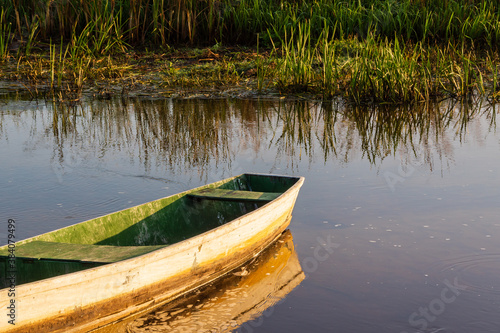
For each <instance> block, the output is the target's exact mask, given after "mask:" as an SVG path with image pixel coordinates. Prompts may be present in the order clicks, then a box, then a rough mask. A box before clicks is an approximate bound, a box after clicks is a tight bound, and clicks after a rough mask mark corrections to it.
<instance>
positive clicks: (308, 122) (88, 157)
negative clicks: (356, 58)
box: [0, 100, 500, 333]
mask: <svg viewBox="0 0 500 333" xmlns="http://www.w3.org/2000/svg"><path fill="white" fill-rule="evenodd" d="M497 114H498V111H497V110H496V109H495V108H494V107H492V106H489V105H478V104H477V103H476V104H470V105H469V104H460V103H455V104H454V103H450V102H442V103H440V104H433V105H426V106H419V107H417V108H412V109H407V108H400V109H384V108H378V109H356V108H348V107H345V106H343V105H342V104H337V103H314V102H285V101H282V102H276V101H255V100H253V101H248V100H230V101H228V100H184V101H172V100H127V101H122V100H114V101H93V102H88V103H86V104H84V105H83V106H77V107H75V108H70V107H62V106H59V105H53V104H51V103H44V102H39V103H38V104H37V103H35V102H27V101H19V100H4V101H2V102H1V104H0V156H1V161H2V162H1V163H0V175H1V177H0V182H1V185H0V200H1V201H0V221H1V225H2V226H3V228H4V230H1V229H0V244H5V243H6V233H7V220H8V219H15V221H16V224H17V230H16V236H17V238H18V239H23V238H26V237H31V236H34V235H37V234H39V233H42V232H47V231H50V230H53V229H55V228H60V227H64V226H67V225H70V224H74V223H77V222H81V221H84V220H87V219H90V218H93V217H97V216H100V215H103V214H105V213H109V212H113V211H116V210H120V209H123V208H126V207H130V206H133V205H137V204H140V203H144V202H147V201H151V200H154V199H157V198H160V197H164V196H167V195H170V194H173V193H177V192H180V191H183V190H187V189H190V188H193V187H195V186H199V185H202V184H205V183H209V182H212V181H215V180H218V179H222V178H226V177H229V176H232V175H236V174H240V173H243V172H259V173H277V174H287V175H301V176H304V177H305V179H306V181H305V184H304V186H303V187H302V190H301V192H300V194H299V198H298V200H297V203H296V206H295V210H294V213H293V219H292V222H291V225H290V228H289V229H290V234H289V235H287V237H288V240H285V241H282V242H283V244H285V243H287V242H291V241H290V238H293V243H291V244H292V245H291V246H288V247H287V249H288V250H287V251H288V252H286V251H285V252H286V253H288V254H286V255H284V254H283V253H284V252H283V249H280V248H278V249H277V250H276V251H277V252H276V254H275V255H269V254H268V257H269V258H271V259H269V260H278V259H276V258H278V257H279V256H278V254H279V253H281V254H282V255H284V256H285V257H283V258H284V259H283V260H284V261H283V262H285V264H286V263H287V262H290V261H292V259H293V258H295V259H293V260H295V262H294V263H292V264H294V265H295V266H294V267H295V268H296V269H298V270H300V267H301V269H302V270H303V272H304V274H305V275H304V276H303V277H302V278H301V279H300V281H296V283H295V284H294V285H289V286H288V289H287V288H282V286H280V285H276V286H274V285H273V283H277V282H276V281H278V280H279V278H276V279H275V280H269V281H267V280H266V281H265V282H262V281H261V282H259V281H260V279H264V277H265V276H270V275H271V276H274V275H273V274H277V275H279V274H278V273H279V272H278V273H275V272H274V271H272V269H274V270H276V266H277V265H278V263H274V264H273V263H272V262H271V263H269V261H267V263H268V265H269V267H272V269H271V268H262V269H264V271H261V273H259V274H260V275H259V276H261V278H259V279H257V278H253V279H254V280H255V281H254V280H252V281H253V282H252V283H253V284H258V283H261V285H263V284H264V285H268V287H269V290H270V291H269V292H268V294H265V295H267V296H265V295H264V299H263V300H260V301H258V304H259V305H258V306H260V307H261V309H260V310H259V309H257V310H256V311H253V312H249V313H248V315H247V316H243V315H241V316H239V317H238V318H237V319H235V318H234V316H232V317H231V315H228V317H227V318H226V317H224V315H222V314H223V313H227V312H228V310H227V309H228V307H229V308H231V307H232V308H234V307H236V306H235V304H236V303H238V302H240V301H241V300H242V299H243V298H245V297H249V296H248V295H246V294H245V293H244V292H245V291H246V289H245V288H249V290H250V287H248V285H250V282H245V281H249V280H245V281H243V280H241V281H240V280H238V281H237V282H234V283H233V282H231V283H232V287H228V285H229V284H231V283H229V284H228V283H226V285H224V284H222V285H220V286H215V287H213V288H215V289H217V290H216V291H217V292H218V293H219V294H218V296H214V297H211V296H210V297H208V296H207V297H205V298H206V299H205V300H201V299H197V298H196V295H195V296H192V297H191V298H188V299H186V300H185V304H180V305H179V304H176V305H175V306H173V305H167V306H166V308H163V309H160V310H157V311H156V312H153V313H151V314H145V315H143V316H142V317H141V318H136V319H134V321H132V322H131V323H130V324H127V325H128V328H124V327H121V328H116V330H115V331H119V330H122V331H123V332H125V331H126V330H127V329H128V331H129V332H143V331H144V332H145V331H151V332H160V331H178V332H186V331H193V332H195V331H207V332H216V331H220V330H231V329H233V330H238V331H240V332H339V333H352V332H360V333H364V332H366V333H371V332H373V333H375V332H376V333H380V332H389V333H390V332H394V333H402V332H408V333H410V332H454V333H470V332H474V333H483V332H500V315H499V314H500V133H499V132H498V129H499V126H498V125H497V123H496V115H497ZM293 248H294V249H295V250H294V251H292V250H293ZM280 251H281V252H280ZM290 251H292V252H293V253H290ZM273 258H274V259H273ZM290 258H292V259H290ZM297 258H298V259H297ZM266 260H267V259H266ZM297 261H298V262H297ZM299 263H300V264H299ZM249 267H250V266H249ZM265 267H267V266H265ZM279 267H281V266H279ZM252 269H253V268H251V267H250V268H249V270H252ZM259 269H260V268H255V271H258V270H259ZM265 269H269V271H266V270H265ZM262 272H264V273H262ZM265 272H268V273H265ZM240 275H241V279H243V278H244V277H245V275H246V274H236V275H235V276H236V277H235V278H240ZM282 275H283V274H282ZM256 279H257V280H258V281H257V280H256ZM272 281H275V282H272ZM245 286H246V287H245ZM225 288H227V289H225ZM231 288H233V289H231ZM235 290H236V291H235ZM242 291H243V293H241V292H242ZM212 292H214V290H212ZM228 295H233V298H232V299H230V300H229V301H228V302H226V303H220V304H219V303H217V302H214V300H215V299H224V298H225V297H226V298H227V297H229V296H228ZM245 295H246V296H245ZM266 297H267V298H268V299H267V300H266ZM190 302H191V303H190ZM203 302H212V303H210V304H208V303H207V304H206V305H205V306H203ZM266 302H267V303H266ZM168 306H171V308H168ZM257 308H258V307H257ZM185 309H189V311H187V310H186V311H184V310H185ZM203 309H210V311H211V312H210V311H208V310H207V311H206V312H205V313H204V312H203V311H202V310H203ZM254 310H255V309H254ZM259 313H260V315H259ZM207 316H211V317H210V318H212V319H214V318H215V319H217V318H218V319H219V320H222V321H223V322H217V321H216V320H215V321H213V322H212V319H207V318H208V317H207ZM195 322H198V323H197V324H198V325H200V323H201V322H203V325H204V326H203V327H202V329H200V326H196V327H197V328H193V327H194V326H193V323H195ZM211 325H212V326H211ZM122 326H123V325H122ZM125 326H126V325H125ZM111 331H112V330H110V332H111Z"/></svg>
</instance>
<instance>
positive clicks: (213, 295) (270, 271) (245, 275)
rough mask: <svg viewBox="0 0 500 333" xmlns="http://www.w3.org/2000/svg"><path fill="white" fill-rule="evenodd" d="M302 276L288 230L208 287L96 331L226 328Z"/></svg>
mask: <svg viewBox="0 0 500 333" xmlns="http://www.w3.org/2000/svg"><path fill="white" fill-rule="evenodd" d="M304 277H305V275H304V272H303V271H302V268H301V266H300V262H299V259H298V257H297V254H296V252H295V249H294V245H293V237H292V234H291V232H290V231H288V230H287V231H285V232H284V233H283V234H282V235H281V237H280V238H279V239H278V240H277V241H276V242H274V243H273V244H272V245H271V246H269V247H268V248H267V249H266V250H264V251H263V252H262V253H261V254H260V255H259V256H258V257H256V258H255V259H253V260H252V261H251V262H250V263H246V264H245V265H244V266H242V267H240V268H239V269H236V270H235V271H233V272H231V273H229V274H228V275H226V276H224V277H222V278H221V279H219V280H217V281H215V282H213V283H211V284H210V285H208V286H205V287H202V288H200V289H198V290H195V291H193V292H192V293H190V294H188V295H186V296H184V297H182V298H180V299H177V300H175V301H173V302H170V303H166V304H164V305H159V306H158V305H157V306H156V307H155V309H151V310H150V311H151V312H150V313H148V314H136V315H132V316H131V317H129V318H125V319H123V320H121V321H120V322H118V323H115V324H112V325H110V326H108V327H103V328H101V329H98V330H97V331H96V332H98V333H105V332H127V333H139V332H151V331H168V332H193V333H197V332H231V331H234V330H236V329H237V328H238V327H241V326H242V325H245V324H244V323H245V322H247V321H249V320H252V319H255V318H257V317H258V316H260V315H262V313H263V312H264V311H265V310H266V309H268V308H269V307H271V306H274V305H276V303H277V302H279V301H280V300H282V299H283V298H285V297H286V296H287V295H288V294H289V293H290V292H291V291H292V290H293V289H294V288H295V287H297V286H298V285H299V284H300V283H301V282H302V280H303V279H304Z"/></svg>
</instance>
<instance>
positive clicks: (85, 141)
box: [0, 100, 497, 177]
mask: <svg viewBox="0 0 500 333" xmlns="http://www.w3.org/2000/svg"><path fill="white" fill-rule="evenodd" d="M49 107H50V105H49ZM496 112H497V110H496V109H495V108H494V107H489V108H483V107H482V106H481V105H480V104H478V103H477V102H470V103H466V102H462V103H452V102H450V101H446V102H442V103H436V104H422V105H418V106H416V107H414V108H409V107H398V108H395V107H381V106H379V107H376V108H361V107H346V106H345V105H342V104H341V103H334V102H333V103H313V102H308V101H299V102H269V101H268V102H265V101H242V100H236V101H227V100H206V101H195V100H185V101H171V100H123V101H122V100H112V101H106V102H91V103H89V104H88V105H86V106H75V107H67V106H61V105H59V104H57V103H55V104H53V105H52V112H51V113H33V115H34V116H33V117H35V118H33V121H32V124H33V125H32V127H33V128H32V130H31V132H32V135H42V136H47V135H49V136H51V137H53V142H54V158H53V160H54V163H57V164H60V165H61V166H63V164H64V163H65V161H66V162H67V161H68V159H73V160H75V159H76V160H79V159H81V158H80V156H81V155H82V154H95V156H94V157H97V158H101V157H105V156H107V155H113V154H117V153H120V154H122V155H123V154H125V156H129V157H130V160H131V161H133V163H140V164H142V165H143V166H144V169H145V171H146V173H148V172H149V171H151V170H155V169H156V170H160V171H161V172H163V171H164V170H168V171H169V172H171V173H174V174H175V173H176V172H184V171H185V170H193V169H194V170H198V172H199V174H200V176H201V177H207V176H208V174H209V173H210V171H215V170H217V172H219V171H223V172H224V171H230V170H231V168H232V167H233V166H234V167H235V168H236V169H240V170H239V171H241V167H242V166H241V165H233V164H232V163H233V161H234V160H235V157H236V156H239V155H241V154H242V152H243V155H244V156H245V157H247V158H252V157H251V155H254V156H259V155H261V154H262V153H263V152H264V151H266V150H270V151H271V152H273V153H274V154H275V161H274V163H275V165H277V164H279V163H281V162H282V160H283V159H286V163H287V166H288V167H291V168H294V167H296V166H297V164H298V162H299V161H300V160H304V159H307V160H308V161H309V162H310V163H311V162H313V161H314V160H318V159H322V160H324V161H325V162H327V161H329V160H333V161H339V162H340V163H349V161H351V160H353V159H356V158H359V157H361V158H366V159H368V160H369V161H370V162H371V163H372V164H378V163H380V162H381V161H383V160H384V159H385V158H386V157H387V156H396V155H397V154H399V155H400V156H401V159H402V160H403V162H405V161H406V162H408V161H409V160H419V161H420V162H421V163H426V164H427V165H429V167H430V168H433V163H434V162H435V161H436V159H437V160H440V161H444V160H451V159H452V158H453V145H452V142H453V141H461V140H465V138H466V137H467V136H468V135H484V134H485V133H475V132H479V131H488V130H492V129H494V128H495V127H496V123H495V121H496V117H495V115H496ZM483 117H489V119H490V125H489V127H490V128H489V129H483V128H481V127H477V126H478V125H474V126H473V127H471V124H475V123H478V122H479V120H478V119H482V118H483ZM4 118H5V119H8V118H6V115H5V114H2V113H0V132H2V133H0V134H1V135H0V137H1V136H5V135H6V133H7V131H8V129H7V128H6V127H5V126H4ZM23 119H24V120H23V121H22V122H25V121H27V120H26V117H24V118H23ZM14 126H21V125H20V122H16V123H15V125H14ZM28 126H29V125H28ZM37 126H38V127H37ZM41 127H43V128H44V130H41V129H40V128H41ZM44 140H45V139H44ZM40 141H42V140H41V138H36V139H33V140H31V142H40ZM75 155H76V156H75ZM249 156H250V157H249ZM87 157H88V156H85V157H84V158H85V159H87ZM91 157H92V156H91ZM271 162H272V161H271ZM56 167H57V166H56ZM245 167H246V166H245Z"/></svg>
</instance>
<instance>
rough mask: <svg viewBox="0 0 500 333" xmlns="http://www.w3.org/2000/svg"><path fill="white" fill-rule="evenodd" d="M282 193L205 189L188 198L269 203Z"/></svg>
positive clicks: (193, 193) (191, 194)
mask: <svg viewBox="0 0 500 333" xmlns="http://www.w3.org/2000/svg"><path fill="white" fill-rule="evenodd" d="M281 194H282V193H275V192H254V191H238V190H225V189H220V188H205V189H203V190H199V191H196V192H192V193H190V194H189V196H191V197H194V198H202V199H212V200H227V201H243V202H245V201H251V202H269V201H272V200H274V199H276V198H277V197H279V196H280V195H281Z"/></svg>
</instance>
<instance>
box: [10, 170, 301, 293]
mask: <svg viewBox="0 0 500 333" xmlns="http://www.w3.org/2000/svg"><path fill="white" fill-rule="evenodd" d="M298 180H299V178H298V177H281V176H267V175H253V174H243V175H240V176H237V177H233V178H229V179H225V180H222V181H219V182H216V183H212V184H208V185H205V186H203V187H201V188H198V189H194V190H190V191H186V192H183V193H179V194H176V195H173V196H170V197H167V198H162V199H158V200H155V201H151V202H148V203H145V204H142V205H139V206H136V207H132V208H128V209H125V210H122V211H119V212H115V213H111V214H108V215H105V216H101V217H98V218H95V219H92V220H88V221H85V222H81V223H78V224H75V225H72V226H68V227H65V228H62V229H59V230H55V231H52V232H48V233H45V234H42V235H39V236H35V237H32V238H29V239H26V240H23V241H19V242H17V243H16V246H15V268H16V271H17V274H16V279H17V280H16V283H17V284H18V285H19V284H23V283H28V282H32V281H37V280H40V279H45V278H49V277H53V276H57V275H61V274H67V273H71V272H76V271H80V270H83V269H88V268H91V267H96V266H100V265H104V264H107V263H111V262H116V261H120V260H124V259H128V258H132V257H136V256H140V255H143V254H146V253H148V252H151V251H154V250H157V249H159V248H162V247H166V246H169V245H171V244H175V243H177V242H180V241H183V240H185V239H188V238H191V237H193V236H196V235H199V234H201V233H204V232H206V231H209V230H212V229H214V228H216V227H219V226H221V225H223V224H225V223H227V222H230V221H232V220H234V219H236V218H238V217H240V216H242V215H244V214H246V213H249V212H251V211H253V210H255V209H257V208H259V207H261V206H262V205H264V204H266V203H267V202H269V201H270V200H273V199H274V198H276V197H278V196H279V195H281V194H282V193H284V192H285V191H286V190H288V189H289V188H290V187H291V186H293V185H294V184H295V183H296V182H297V181H298ZM205 189H209V190H207V192H206V193H205V194H207V195H203V191H204V190H205ZM209 192H212V195H208V193H209ZM197 193H198V194H197ZM231 193H232V194H231ZM224 196H226V198H225V199H221V197H224ZM231 196H232V197H231ZM229 197H230V198H229ZM8 256H9V249H8V247H7V246H3V247H0V271H1V272H5V274H6V275H5V276H8V275H7V274H8V273H9V271H10V270H11V267H12V264H13V262H12V260H11V261H9V257H8ZM5 287H7V282H6V281H0V288H5Z"/></svg>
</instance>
